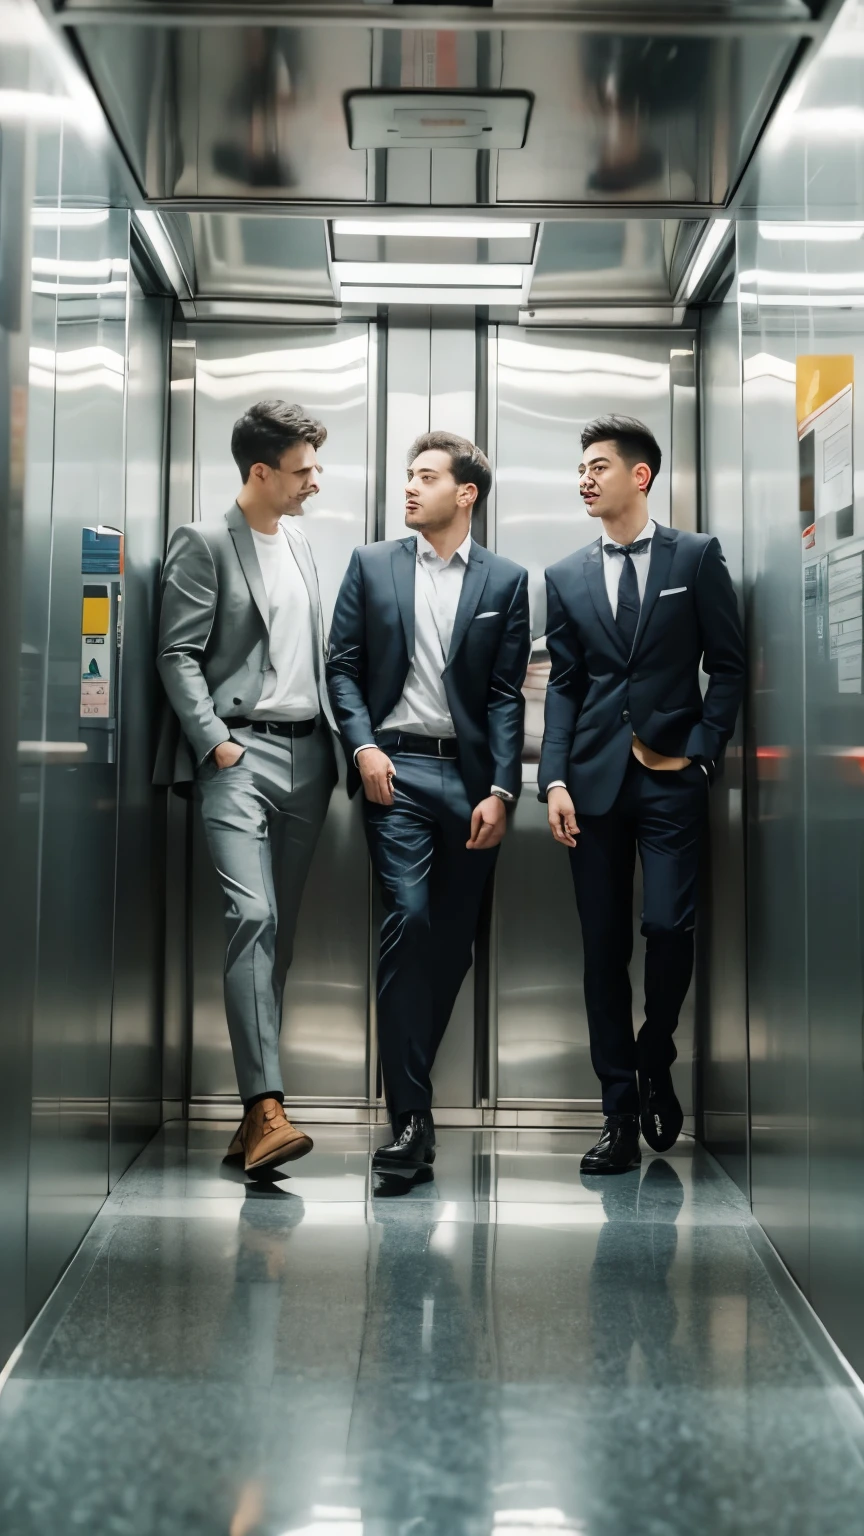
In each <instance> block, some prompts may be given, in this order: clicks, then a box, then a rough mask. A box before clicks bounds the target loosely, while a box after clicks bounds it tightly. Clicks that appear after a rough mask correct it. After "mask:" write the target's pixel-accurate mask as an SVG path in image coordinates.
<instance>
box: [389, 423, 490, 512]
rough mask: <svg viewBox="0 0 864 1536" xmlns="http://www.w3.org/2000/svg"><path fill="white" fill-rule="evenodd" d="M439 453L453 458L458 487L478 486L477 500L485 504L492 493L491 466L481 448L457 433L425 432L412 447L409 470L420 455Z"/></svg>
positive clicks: (451, 459)
mask: <svg viewBox="0 0 864 1536" xmlns="http://www.w3.org/2000/svg"><path fill="white" fill-rule="evenodd" d="M432 449H437V450H438V452H440V453H447V454H449V455H450V468H451V470H452V471H453V479H454V480H455V481H456V484H457V485H476V487H477V500H478V501H485V499H486V497H487V496H488V495H489V492H490V491H491V489H492V465H491V464H490V463H489V460H488V459H487V457H486V455H485V453H484V452H483V450H482V448H478V447H476V445H475V444H474V443H472V442H469V440H468V438H467V437H459V436H458V435H457V434H456V433H455V432H423V433H421V435H420V437H418V438H417V441H416V442H414V443H412V444H411V447H410V449H409V452H408V464H409V467H410V465H412V464H413V463H414V460H415V459H416V458H417V455H418V454H420V453H429V452H430V451H431V450H432Z"/></svg>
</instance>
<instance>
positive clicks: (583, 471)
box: [579, 443, 651, 517]
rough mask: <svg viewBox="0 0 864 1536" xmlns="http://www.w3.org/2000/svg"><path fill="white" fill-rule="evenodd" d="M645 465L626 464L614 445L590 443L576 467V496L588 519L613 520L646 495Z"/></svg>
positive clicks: (646, 472)
mask: <svg viewBox="0 0 864 1536" xmlns="http://www.w3.org/2000/svg"><path fill="white" fill-rule="evenodd" d="M650 479H651V471H650V469H649V467H648V465H647V464H632V465H631V464H626V463H625V461H624V460H623V459H622V457H621V455H620V453H619V452H618V448H617V445H616V444H615V443H592V444H591V446H590V448H586V449H585V454H584V457H583V459H582V463H581V464H580V465H579V494H580V496H581V497H582V500H583V501H584V503H585V510H586V511H587V513H588V515H589V517H616V516H617V515H618V514H619V513H620V512H623V511H624V510H625V509H626V508H627V507H629V506H632V504H633V497H634V495H636V493H637V492H639V491H646V490H647V489H648V483H649V481H650Z"/></svg>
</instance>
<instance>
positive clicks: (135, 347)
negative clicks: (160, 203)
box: [109, 274, 172, 1185]
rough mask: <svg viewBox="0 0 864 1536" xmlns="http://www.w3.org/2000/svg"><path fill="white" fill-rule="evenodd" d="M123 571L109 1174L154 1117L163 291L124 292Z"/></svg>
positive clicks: (166, 326) (166, 338)
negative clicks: (156, 293) (155, 770)
mask: <svg viewBox="0 0 864 1536" xmlns="http://www.w3.org/2000/svg"><path fill="white" fill-rule="evenodd" d="M127 314H128V338H127V383H126V446H125V474H126V485H125V521H124V528H125V578H124V584H123V614H122V620H123V646H122V653H121V665H122V671H121V681H120V701H119V706H120V713H119V751H118V789H117V797H118V808H117V816H118V820H117V855H116V860H117V863H116V870H117V872H116V885H115V895H114V963H113V976H114V986H113V996H112V1010H111V1082H110V1112H111V1137H110V1141H111V1150H110V1170H109V1171H110V1182H111V1184H112V1185H113V1184H114V1183H115V1182H116V1180H117V1179H118V1178H119V1177H120V1175H121V1174H122V1173H123V1172H124V1171H125V1169H126V1168H127V1167H128V1165H129V1163H130V1162H131V1160H132V1159H133V1158H134V1157H135V1156H137V1154H138V1152H139V1151H140V1149H141V1147H142V1146H143V1145H144V1143H145V1142H146V1141H147V1140H148V1139H149V1137H150V1136H151V1135H152V1134H153V1131H154V1130H155V1129H156V1127H157V1126H158V1125H159V1124H160V1122H161V1118H162V1013H163V973H164V965H163V947H164V928H163V911H164V905H165V888H166V869H165V857H164V855H165V839H164V835H163V828H164V822H165V815H166V797H165V795H164V794H158V795H157V794H156V793H155V792H154V790H153V788H152V786H151V783H150V778H151V773H152V765H153V758H154V755H155V738H156V728H157V723H158V720H159V716H160V711H161V704H162V695H161V688H160V685H159V680H158V677H157V674H156V668H155V663H154V658H155V645H154V639H155V634H156V627H157V623H158V613H157V605H158V596H159V572H160V567H161V562H162V553H163V547H164V537H165V527H164V523H165V517H164V513H165V468H166V456H167V448H168V444H167V428H168V415H167V406H168V376H167V360H168V354H169V348H170V341H171V323H172V305H171V302H170V300H167V299H162V298H157V297H154V296H145V294H144V293H143V292H142V290H141V286H140V284H139V283H138V281H137V279H136V277H135V275H134V274H131V275H130V287H129V302H128V310H127Z"/></svg>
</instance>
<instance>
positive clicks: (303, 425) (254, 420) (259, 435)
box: [231, 400, 327, 485]
mask: <svg viewBox="0 0 864 1536" xmlns="http://www.w3.org/2000/svg"><path fill="white" fill-rule="evenodd" d="M326 437H327V428H326V427H325V426H322V424H321V422H320V421H316V420H315V418H314V416H307V415H306V412H305V411H304V409H303V407H302V405H288V403H287V402H286V401H285V400H259V401H258V404H257V405H250V407H249V409H248V411H246V412H244V414H243V415H242V416H241V417H240V420H239V421H235V423H234V431H233V432H232V433H231V452H232V454H233V455H234V461H235V463H236V465H237V468H238V469H239V471H240V474H241V476H242V477H243V484H244V485H245V484H246V481H247V480H248V479H249V471H250V469H251V468H252V465H253V464H267V465H269V467H270V468H271V469H278V468H279V460H280V459H281V457H282V455H283V453H285V452H286V451H287V450H288V449H289V448H293V447H294V446H295V444H297V443H311V445H312V447H313V448H320V447H321V444H322V443H323V442H324V441H325V439H326Z"/></svg>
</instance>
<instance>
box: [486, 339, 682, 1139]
mask: <svg viewBox="0 0 864 1536" xmlns="http://www.w3.org/2000/svg"><path fill="white" fill-rule="evenodd" d="M693 346H694V342H693V338H692V336H691V335H690V334H688V333H682V332H680V331H677V332H669V331H647V330H646V331H623V330H622V331H609V332H602V331H599V330H592V331H582V332H580V331H572V330H571V331H557V332H556V331H551V330H549V331H547V330H538V331H527V332H526V331H525V330H521V329H518V328H517V327H513V326H501V327H499V329H498V331H497V334H493V336H492V337H491V339H490V352H491V356H490V366H489V377H490V381H491V390H492V399H491V401H490V411H489V419H490V422H491V423H492V424H493V426H494V428H495V430H494V435H493V439H492V441H491V443H490V451H491V454H492V457H493V461H494V462H495V467H496V493H495V504H494V508H491V509H490V519H489V521H490V543H492V542H493V539H494V548H495V549H496V550H497V551H498V553H499V554H502V555H507V556H508V557H509V558H510V559H511V560H516V561H518V563H519V564H520V565H524V566H526V567H527V570H528V574H529V593H530V601H531V615H532V636H533V646H532V655H531V663H530V667H529V672H528V679H527V683H526V690H525V692H526V700H527V707H526V717H525V747H524V752H523V770H522V773H523V792H522V798H521V800H520V802H519V806H518V809H517V811H516V815H515V817H514V821H513V826H512V828H511V831H510V833H509V835H508V838H507V842H506V844H505V847H504V849H503V851H502V857H501V860H500V863H499V868H498V875H497V880H496V922H495V932H494V939H493V943H494V949H495V954H496V957H497V964H496V975H497V1091H496V1093H495V1099H496V1104H497V1108H498V1109H499V1111H506V1110H512V1111H515V1112H516V1113H517V1115H522V1114H523V1112H528V1113H531V1112H537V1111H542V1112H544V1113H545V1114H546V1115H550V1114H554V1113H555V1112H557V1111H561V1110H563V1111H567V1112H577V1113H578V1112H587V1113H590V1114H591V1115H592V1116H596V1112H597V1082H596V1078H595V1076H594V1073H593V1071H592V1069H591V1062H590V1058H589V1052H588V1026H587V1020H586V1017H585V1008H584V1001H583V997H582V945H581V935H580V932H579V924H578V921H577V915H576V906H575V900H574V896H573V887H572V884H571V881H570V871H569V865H568V858H567V854H566V853H565V851H564V850H563V849H562V848H559V847H558V846H557V845H556V844H555V843H553V841H552V837H551V834H550V832H549V829H548V824H547V821H546V807H545V805H542V804H541V803H540V802H539V801H538V799H537V764H538V758H539V750H540V740H541V737H542V732H543V699H544V690H545V684H546V678H547V676H548V670H549V659H548V653H547V651H546V649H545V628H546V593H545V582H544V579H543V573H544V570H545V568H546V567H547V566H548V565H551V564H552V563H553V562H555V561H556V560H560V559H562V558H563V556H564V555H566V554H569V553H570V552H571V551H572V550H575V549H579V548H581V547H582V546H583V545H585V544H588V543H590V542H592V541H593V540H594V539H596V538H597V537H598V533H599V530H598V528H597V527H596V524H594V523H592V521H591V519H590V518H589V517H588V515H587V513H586V512H585V510H584V508H583V505H582V502H581V501H580V498H579V488H578V474H577V469H578V465H579V460H580V457H581V444H580V432H581V429H582V427H583V426H584V425H585V424H586V423H587V422H588V421H589V420H590V419H591V418H592V417H596V416H601V415H607V414H609V413H612V412H615V413H617V414H619V415H627V416H636V417H639V418H640V419H641V420H642V421H644V422H645V423H646V424H647V425H648V426H649V427H650V428H651V430H652V431H653V432H654V434H655V435H656V437H657V440H658V442H659V444H660V447H661V449H662V451H663V468H662V471H661V474H660V476H659V478H658V480H657V483H656V487H655V488H654V489H653V490H652V492H651V498H650V512H651V516H652V517H653V518H654V519H655V520H656V521H657V522H659V523H669V522H672V523H673V524H675V525H676V526H681V527H691V528H695V526H696V477H695V449H696V418H695V387H694V375H693V362H694V360H693ZM640 907H641V888H640V884H639V880H638V878H637V889H636V891H635V900H634V922H635V927H636V946H635V949H634V955H633V963H632V966H631V973H632V977H633V992H634V1016H635V1017H634V1022H635V1023H636V1025H637V1027H638V1025H639V1024H640V1023H641V1015H640V1013H639V1009H640V1008H641V1004H642V986H641V976H642V963H643V956H644V944H643V942H642V941H641V939H640V937H639V933H638V929H639V912H640ZM493 1024H494V1021H493ZM492 1035H493V1042H494V1027H493V1031H492ZM692 1038H693V1018H692V1001H690V1000H688V1003H687V1004H686V1005H685V1009H684V1012H683V1014H682V1021H681V1025H680V1027H679V1033H678V1036H677V1042H678V1051H679V1064H678V1068H677V1074H678V1078H679V1092H680V1093H681V1099H682V1104H683V1105H684V1108H685V1113H688V1114H689V1113H691V1112H692V1092H691V1082H690V1077H691V1064H692ZM493 1048H494V1045H493ZM494 1064H495V1063H493V1065H494ZM493 1078H494V1074H493Z"/></svg>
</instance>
